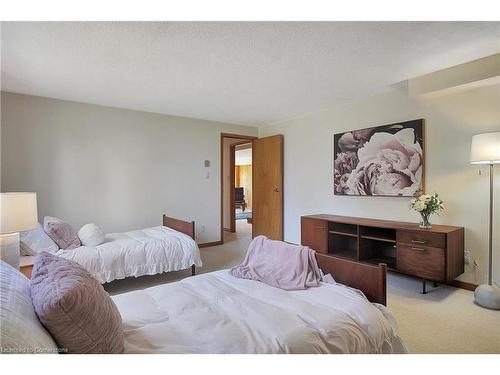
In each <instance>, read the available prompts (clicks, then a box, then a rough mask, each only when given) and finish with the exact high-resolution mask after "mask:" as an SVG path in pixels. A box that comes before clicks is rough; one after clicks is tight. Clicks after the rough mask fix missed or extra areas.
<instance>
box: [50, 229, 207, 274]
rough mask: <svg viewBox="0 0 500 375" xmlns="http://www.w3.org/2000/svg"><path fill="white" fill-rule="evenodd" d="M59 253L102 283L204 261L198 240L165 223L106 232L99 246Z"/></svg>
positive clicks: (170, 269)
mask: <svg viewBox="0 0 500 375" xmlns="http://www.w3.org/2000/svg"><path fill="white" fill-rule="evenodd" d="M56 255H58V256H61V257H63V258H66V259H70V260H73V261H75V262H77V263H79V264H80V265H82V266H83V267H84V268H85V269H87V271H89V272H90V273H91V274H92V276H94V277H95V278H96V279H97V280H98V281H99V282H100V283H105V282H110V281H113V280H116V279H123V278H125V277H129V276H135V277H139V276H143V275H155V274H157V273H162V272H169V271H177V270H182V269H186V268H189V267H191V266H192V265H195V266H201V264H202V263H201V258H200V250H199V248H198V245H197V244H196V242H195V241H194V240H193V239H192V238H191V237H189V236H187V235H186V234H184V233H181V232H178V231H176V230H173V229H171V228H168V227H165V226H158V227H153V228H146V229H142V230H134V231H130V232H123V233H110V234H106V236H105V241H104V243H103V244H101V245H99V246H80V247H78V248H76V249H72V250H59V251H58V252H57V253H56Z"/></svg>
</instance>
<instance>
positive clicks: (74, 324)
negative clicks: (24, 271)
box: [30, 252, 124, 353]
mask: <svg viewBox="0 0 500 375" xmlns="http://www.w3.org/2000/svg"><path fill="white" fill-rule="evenodd" d="M30 292H31V300H32V302H33V306H34V308H35V312H36V314H37V315H38V318H39V319H40V322H42V324H43V325H44V326H45V328H46V329H47V330H48V331H49V332H50V334H51V335H52V337H53V338H54V340H55V341H56V343H57V344H58V346H59V348H61V349H62V350H65V351H67V352H68V353H122V352H123V350H124V334H123V327H122V319H121V315H120V312H119V311H118V308H117V307H116V305H115V303H114V302H113V300H112V299H111V297H110V296H109V294H108V293H107V292H106V291H105V290H104V288H103V287H102V285H101V284H99V282H98V281H97V280H96V279H94V278H93V277H92V276H91V275H90V273H88V272H87V271H86V270H85V269H84V268H83V267H82V266H80V265H79V264H78V263H75V262H73V261H71V260H68V259H64V258H61V257H58V256H56V255H53V254H50V253H47V252H42V253H40V254H38V256H37V257H36V259H35V263H34V266H33V273H32V275H31V282H30Z"/></svg>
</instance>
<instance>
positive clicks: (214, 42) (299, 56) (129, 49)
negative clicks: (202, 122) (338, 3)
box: [2, 22, 500, 125]
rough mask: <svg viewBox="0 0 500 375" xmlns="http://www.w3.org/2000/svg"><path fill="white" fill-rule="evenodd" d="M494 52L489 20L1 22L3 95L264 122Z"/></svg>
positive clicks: (499, 32)
mask: <svg viewBox="0 0 500 375" xmlns="http://www.w3.org/2000/svg"><path fill="white" fill-rule="evenodd" d="M499 51H500V23H498V22H495V23H494V22H487V23H480V22H466V23H464V22H439V23H430V22H364V23H362V22H269V23H265V22H230V23H227V22H226V23H223V22H198V23H197V22H135V23H130V22H102V23H99V22H53V23H50V22H7V23H6V22H4V23H2V90H5V91H12V92H18V93H26V94H32V95H40V96H47V97H53V98H60V99H67V100H74V101H81V102H87V103H95V104H102V105H108V106H114V107H123V108H131V109H138V110H144V111H151V112H159V113H166V114H172V115H178V116H186V117H194V118H202V119H208V120H215V121H223V122H231V123H239V124H244V125H266V124H270V123H274V122H278V121H282V120H286V119H289V118H293V117H296V116H301V115H304V114H306V113H310V112H314V111H317V110H322V109H325V108H329V107H332V106H335V105H337V104H339V103H343V102H345V101H347V100H352V99H356V98H360V97H363V96H367V95H372V94H375V93H377V92H380V91H382V90H384V89H385V88H386V87H387V86H389V85H392V84H394V83H396V82H400V81H403V80H405V79H408V78H412V77H415V76H419V75H422V74H426V73H430V72H433V71H435V70H439V69H443V68H447V67H449V66H453V65H457V64H460V63H464V62H467V61H471V60H474V59H476V58H480V57H483V56H487V55H490V54H493V53H497V52H499Z"/></svg>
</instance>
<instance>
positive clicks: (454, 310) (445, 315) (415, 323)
mask: <svg viewBox="0 0 500 375" xmlns="http://www.w3.org/2000/svg"><path fill="white" fill-rule="evenodd" d="M250 239H251V226H250V225H248V224H246V221H244V220H238V221H237V232H236V233H226V235H225V243H224V245H221V246H214V247H207V248H203V249H201V256H202V259H203V267H202V268H200V269H199V270H198V271H197V272H198V273H204V272H211V271H214V270H218V269H222V268H228V267H232V266H233V265H236V264H239V263H240V262H241V261H242V259H243V257H244V255H245V251H246V249H247V247H248V244H249V243H250ZM190 274H191V271H187V270H186V271H179V272H170V273H167V274H163V275H156V276H143V277H140V278H138V279H134V278H129V279H125V280H118V281H115V282H113V283H110V284H107V285H106V286H105V289H106V290H107V291H108V292H109V293H111V294H117V293H123V292H127V291H130V290H136V289H144V288H147V287H150V286H154V285H158V284H163V283H167V282H172V281H176V280H179V279H181V278H184V277H187V276H189V275H190ZM388 307H389V309H390V310H391V311H392V312H393V314H394V315H395V317H396V319H397V321H398V324H399V335H400V336H401V337H402V338H403V340H404V342H405V343H406V346H407V347H408V350H409V352H410V353H500V311H493V310H487V309H483V308H481V307H479V306H476V305H475V304H474V302H473V294H472V292H470V291H467V290H463V289H457V288H452V287H448V286H439V287H438V288H432V286H431V285H429V293H428V294H425V295H423V294H421V283H420V280H418V279H415V278H411V277H406V276H402V275H398V274H394V273H390V274H389V277H388Z"/></svg>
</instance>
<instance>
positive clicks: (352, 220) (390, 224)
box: [302, 214, 463, 233]
mask: <svg viewBox="0 0 500 375" xmlns="http://www.w3.org/2000/svg"><path fill="white" fill-rule="evenodd" d="M302 217H305V218H309V219H318V220H325V221H330V222H335V223H341V224H353V225H361V226H367V227H378V228H391V229H402V230H411V231H419V232H429V233H451V232H455V231H457V230H463V227H456V226H451V225H432V228H430V229H422V228H420V227H419V226H418V224H417V223H410V222H405V221H393V220H382V219H369V218H362V217H352V216H341V215H330V214H316V215H304V216H302Z"/></svg>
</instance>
